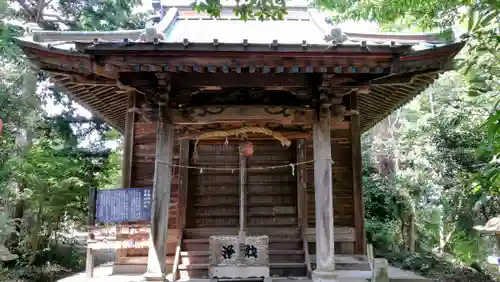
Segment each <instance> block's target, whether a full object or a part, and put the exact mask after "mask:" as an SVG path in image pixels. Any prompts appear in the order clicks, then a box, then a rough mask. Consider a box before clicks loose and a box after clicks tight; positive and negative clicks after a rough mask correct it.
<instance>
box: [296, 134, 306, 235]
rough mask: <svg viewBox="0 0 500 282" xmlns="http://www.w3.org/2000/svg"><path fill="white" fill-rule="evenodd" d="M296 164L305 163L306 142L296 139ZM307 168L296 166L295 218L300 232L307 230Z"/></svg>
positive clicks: (303, 165)
mask: <svg viewBox="0 0 500 282" xmlns="http://www.w3.org/2000/svg"><path fill="white" fill-rule="evenodd" d="M296 146H297V163H300V162H304V161H306V142H305V140H304V139H297V141H296ZM306 177H307V167H306V165H305V164H302V165H297V217H298V220H299V227H300V228H301V230H306V229H307V191H306V189H307V187H306V185H307V184H306Z"/></svg>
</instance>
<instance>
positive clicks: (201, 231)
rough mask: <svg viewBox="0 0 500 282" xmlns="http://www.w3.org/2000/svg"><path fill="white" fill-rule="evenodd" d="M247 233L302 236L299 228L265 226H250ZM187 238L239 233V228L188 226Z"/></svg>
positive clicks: (204, 237)
mask: <svg viewBox="0 0 500 282" xmlns="http://www.w3.org/2000/svg"><path fill="white" fill-rule="evenodd" d="M246 232H247V235H267V236H269V238H273V237H301V234H300V229H299V228H295V227H293V228H289V227H286V228H283V227H275V228H263V227H249V228H248V229H247V231H246ZM183 234H184V238H185V239H207V240H208V238H210V236H213V235H231V234H232V235H237V234H238V228H226V227H221V228H208V227H207V228H186V229H184V232H183Z"/></svg>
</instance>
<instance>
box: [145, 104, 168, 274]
mask: <svg viewBox="0 0 500 282" xmlns="http://www.w3.org/2000/svg"><path fill="white" fill-rule="evenodd" d="M159 111H160V120H159V122H158V123H157V131H156V132H157V133H156V160H155V172H154V182H153V203H152V215H151V235H150V244H151V247H150V248H149V251H148V265H147V271H146V273H145V274H144V278H146V280H149V281H164V280H165V274H166V264H165V260H166V256H167V249H166V248H167V247H166V244H165V242H167V235H168V210H169V207H170V191H171V186H172V166H171V165H170V164H172V159H173V154H174V138H175V135H174V134H175V133H174V125H173V124H172V122H171V119H170V113H169V109H168V108H167V107H166V105H160V108H159Z"/></svg>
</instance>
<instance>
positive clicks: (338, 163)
mask: <svg viewBox="0 0 500 282" xmlns="http://www.w3.org/2000/svg"><path fill="white" fill-rule="evenodd" d="M337 136H339V137H338V138H342V139H341V140H342V142H341V143H339V142H334V141H332V142H331V150H332V160H333V161H334V163H333V164H332V177H333V183H334V185H335V188H334V189H333V202H334V216H335V225H336V226H354V198H353V186H352V181H353V176H352V157H351V155H352V150H351V146H350V145H349V136H350V132H349V131H332V139H334V138H335V137H337ZM337 140H339V139H337ZM306 144H307V152H306V158H307V159H312V158H313V157H312V156H313V148H312V142H310V141H308V142H307V143H306ZM313 171H314V164H308V165H307V222H308V226H309V227H314V226H315V224H316V216H315V196H314V195H315V193H314V173H313Z"/></svg>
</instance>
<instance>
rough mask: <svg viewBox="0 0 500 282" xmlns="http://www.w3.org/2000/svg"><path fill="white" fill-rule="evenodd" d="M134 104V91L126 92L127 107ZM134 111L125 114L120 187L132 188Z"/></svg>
mask: <svg viewBox="0 0 500 282" xmlns="http://www.w3.org/2000/svg"><path fill="white" fill-rule="evenodd" d="M135 104H136V97H135V92H131V93H129V94H128V102H127V108H128V109H130V108H133V107H135ZM134 131H135V112H133V111H127V113H126V114H125V133H124V134H123V160H122V187H123V188H132V187H130V186H131V185H132V184H131V182H132V159H133V155H134Z"/></svg>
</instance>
